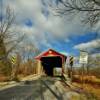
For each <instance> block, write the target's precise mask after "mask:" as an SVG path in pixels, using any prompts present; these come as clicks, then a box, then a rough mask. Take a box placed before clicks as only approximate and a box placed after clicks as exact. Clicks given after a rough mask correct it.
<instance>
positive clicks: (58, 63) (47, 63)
mask: <svg viewBox="0 0 100 100" xmlns="http://www.w3.org/2000/svg"><path fill="white" fill-rule="evenodd" d="M41 62H42V66H43V69H44V71H45V73H46V74H47V75H48V76H54V74H53V69H54V68H55V67H56V68H62V58H61V57H60V56H53V57H50V56H49V57H42V58H41Z"/></svg>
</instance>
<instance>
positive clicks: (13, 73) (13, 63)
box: [11, 56, 17, 80]
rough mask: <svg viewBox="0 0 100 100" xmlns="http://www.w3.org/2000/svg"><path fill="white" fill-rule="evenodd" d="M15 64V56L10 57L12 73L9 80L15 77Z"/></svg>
mask: <svg viewBox="0 0 100 100" xmlns="http://www.w3.org/2000/svg"><path fill="white" fill-rule="evenodd" d="M16 62H17V57H16V56H12V57H11V63H12V72H11V80H12V79H13V78H14V77H15V70H16V69H15V68H14V67H15V64H16Z"/></svg>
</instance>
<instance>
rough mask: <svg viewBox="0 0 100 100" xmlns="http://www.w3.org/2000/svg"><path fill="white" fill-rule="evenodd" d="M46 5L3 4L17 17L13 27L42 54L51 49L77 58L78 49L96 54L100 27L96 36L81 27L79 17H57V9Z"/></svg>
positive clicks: (29, 1)
mask: <svg viewBox="0 0 100 100" xmlns="http://www.w3.org/2000/svg"><path fill="white" fill-rule="evenodd" d="M0 1H1V0H0ZM46 1H47V0H3V4H4V7H6V6H7V5H9V6H10V7H11V8H12V9H13V10H14V12H15V14H16V23H15V24H14V25H13V27H15V29H16V30H17V29H18V30H20V31H22V32H24V33H25V34H26V35H27V36H28V39H29V40H30V41H31V42H32V43H34V44H35V45H36V46H37V47H38V48H39V49H40V50H41V51H44V50H47V49H48V48H52V49H55V50H57V51H59V52H62V53H64V54H67V55H74V56H77V55H78V54H79V49H85V50H88V51H89V52H90V51H93V52H94V53H97V52H98V50H97V49H96V48H98V47H99V46H100V45H99V43H98V42H100V37H97V35H96V33H98V34H99V30H98V29H99V26H100V24H99V23H98V25H96V26H95V28H94V30H96V32H95V31H94V30H93V29H91V28H89V26H88V25H84V24H82V23H81V21H80V16H74V17H73V20H72V19H71V18H68V17H66V16H63V17H60V16H55V11H54V10H53V9H54V8H50V7H48V5H47V4H46ZM54 1H56V0H54ZM97 41H98V42H97Z"/></svg>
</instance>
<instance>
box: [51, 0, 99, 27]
mask: <svg viewBox="0 0 100 100" xmlns="http://www.w3.org/2000/svg"><path fill="white" fill-rule="evenodd" d="M56 1H57V2H56V8H55V9H56V12H57V14H58V15H61V16H62V15H68V16H69V15H72V16H73V15H74V16H75V15H77V14H83V15H84V17H82V21H84V23H89V24H90V25H91V26H93V25H94V24H96V23H97V22H98V21H99V20H100V1H99V0H56ZM51 6H52V4H51Z"/></svg>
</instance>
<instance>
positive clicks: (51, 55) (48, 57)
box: [35, 49, 67, 76]
mask: <svg viewBox="0 0 100 100" xmlns="http://www.w3.org/2000/svg"><path fill="white" fill-rule="evenodd" d="M66 58H67V57H66V56H65V55H63V54H61V53H59V52H57V51H55V50H53V49H49V50H47V51H45V52H42V53H41V54H40V55H38V56H36V57H35V59H36V60H37V61H38V73H42V72H43V71H45V73H46V74H47V75H48V76H54V73H53V69H54V68H61V70H62V72H61V73H63V70H64V63H65V60H66Z"/></svg>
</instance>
